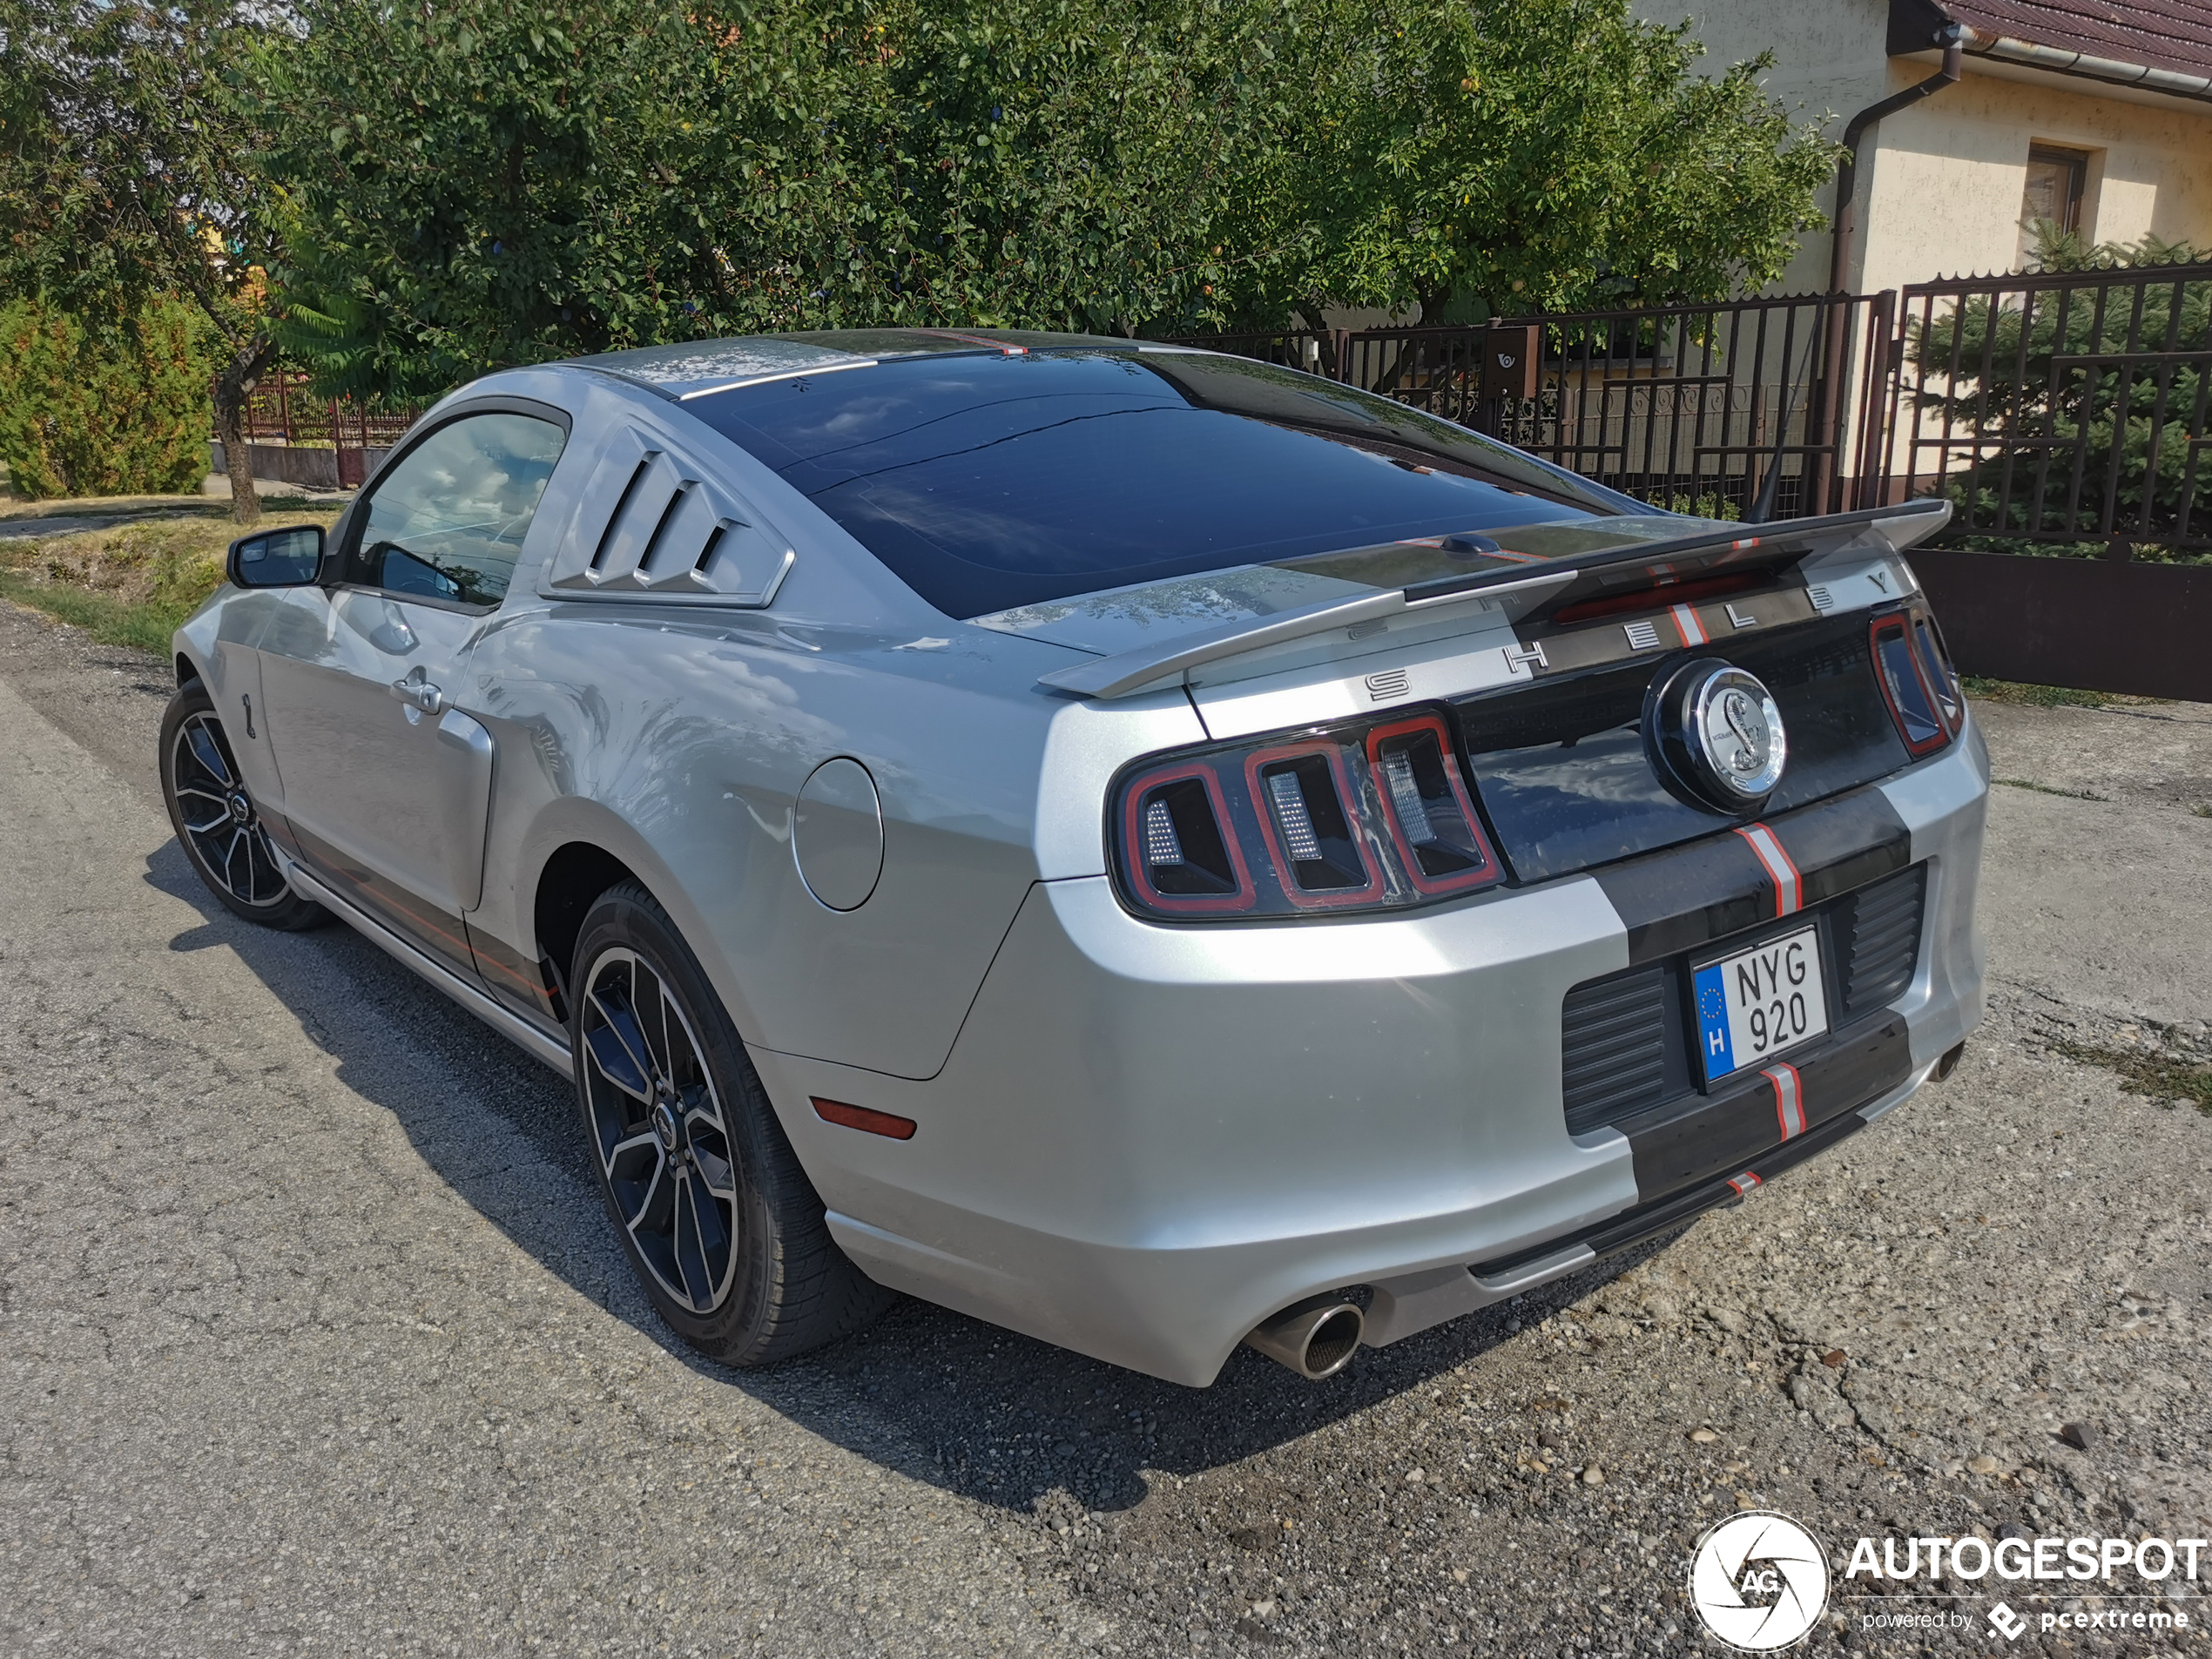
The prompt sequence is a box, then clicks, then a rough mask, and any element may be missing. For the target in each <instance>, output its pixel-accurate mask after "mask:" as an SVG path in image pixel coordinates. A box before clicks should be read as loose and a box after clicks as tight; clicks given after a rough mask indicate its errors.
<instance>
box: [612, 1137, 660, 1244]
mask: <svg viewBox="0 0 2212 1659" xmlns="http://www.w3.org/2000/svg"><path fill="white" fill-rule="evenodd" d="M607 1184H608V1185H609V1186H610V1187H611V1188H613V1189H614V1194H615V1203H616V1204H617V1207H618V1208H619V1209H620V1210H621V1211H622V1218H623V1225H624V1226H625V1227H627V1228H629V1229H630V1230H631V1231H632V1232H636V1231H637V1230H638V1229H639V1228H640V1227H648V1228H651V1229H652V1230H654V1231H658V1224H657V1223H656V1222H655V1221H654V1211H656V1210H662V1211H664V1210H665V1209H666V1208H667V1204H668V1185H669V1182H668V1159H667V1157H666V1156H665V1155H664V1153H663V1152H662V1151H661V1150H660V1143H659V1142H658V1141H657V1140H655V1139H654V1138H653V1137H652V1136H651V1135H650V1134H646V1135H638V1136H632V1137H631V1138H630V1139H629V1140H626V1141H624V1142H622V1143H620V1145H619V1147H618V1149H617V1153H616V1154H610V1156H609V1157H608V1159H607Z"/></svg>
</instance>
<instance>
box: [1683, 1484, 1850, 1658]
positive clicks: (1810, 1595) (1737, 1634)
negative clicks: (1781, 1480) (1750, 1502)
mask: <svg viewBox="0 0 2212 1659" xmlns="http://www.w3.org/2000/svg"><path fill="white" fill-rule="evenodd" d="M1689 1602H1690V1605H1691V1606H1692V1607H1694V1608H1696V1609H1697V1616H1698V1617H1699V1618H1700V1619H1702V1620H1703V1621H1704V1624H1705V1628H1706V1629H1708V1630H1710V1631H1711V1632H1712V1633H1713V1634H1714V1635H1716V1636H1718V1637H1719V1638H1720V1639H1721V1640H1722V1641H1723V1642H1726V1643H1728V1645H1729V1646H1730V1647H1731V1648H1736V1649H1740V1650H1741V1651H1743V1652H1744V1653H1772V1652H1774V1651H1775V1650H1776V1649H1779V1648H1786V1647H1788V1646H1790V1645H1791V1643H1792V1642H1800V1641H1803V1640H1804V1637H1805V1636H1806V1635H1807V1634H1809V1633H1810V1632H1811V1629H1812V1628H1813V1626H1815V1625H1816V1624H1817V1623H1819V1622H1820V1615H1822V1614H1823V1613H1824V1612H1825V1611H1826V1610H1827V1607H1828V1557H1827V1555H1826V1554H1824V1552H1823V1551H1822V1549H1821V1548H1820V1541H1819V1540H1817V1539H1816V1538H1815V1537H1814V1536H1813V1535H1812V1534H1811V1533H1809V1532H1807V1531H1806V1530H1805V1529H1804V1527H1800V1526H1799V1525H1798V1524H1797V1522H1796V1521H1792V1520H1791V1519H1790V1517H1789V1516H1787V1515H1776V1514H1767V1513H1766V1512H1764V1510H1758V1509H1747V1510H1745V1511H1744V1512H1743V1514H1737V1515H1731V1516H1730V1517H1729V1518H1728V1519H1727V1520H1726V1521H1722V1522H1721V1523H1720V1525H1718V1526H1717V1527H1714V1528H1713V1529H1712V1530H1711V1531H1710V1532H1708V1533H1707V1534H1705V1535H1704V1536H1703V1538H1701V1539H1699V1540H1698V1541H1697V1548H1696V1552H1695V1553H1694V1554H1692V1555H1691V1556H1690V1558H1689Z"/></svg>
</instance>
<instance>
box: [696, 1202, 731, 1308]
mask: <svg viewBox="0 0 2212 1659" xmlns="http://www.w3.org/2000/svg"><path fill="white" fill-rule="evenodd" d="M684 1190H685V1196H686V1197H688V1198H689V1199H690V1200H691V1224H692V1225H693V1226H694V1227H695V1228H696V1229H697V1230H698V1240H699V1257H700V1259H701V1261H702V1262H703V1263H704V1264H705V1268H706V1278H707V1295H706V1305H708V1306H710V1307H711V1306H712V1305H713V1304H714V1302H715V1300H716V1299H717V1298H718V1296H719V1294H720V1292H721V1290H722V1286H723V1284H724V1282H725V1280H727V1279H728V1278H729V1277H730V1257H731V1236H730V1235H731V1228H730V1220H731V1217H732V1214H733V1213H734V1212H733V1211H732V1208H731V1206H729V1205H727V1204H724V1203H723V1202H722V1200H720V1199H718V1198H717V1197H714V1196H713V1195H711V1193H708V1192H705V1191H703V1190H701V1185H700V1183H699V1181H698V1178H697V1177H693V1178H692V1179H691V1180H689V1181H686V1182H685V1184H684Z"/></svg>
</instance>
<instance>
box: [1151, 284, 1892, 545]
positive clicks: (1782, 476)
mask: <svg viewBox="0 0 2212 1659" xmlns="http://www.w3.org/2000/svg"><path fill="white" fill-rule="evenodd" d="M1895 303H1896V296H1895V294H1894V293H1882V294H1872V295H1866V294H1845V295H1798V296H1793V297H1788V298H1782V299H1762V300H1732V301H1730V302H1728V303H1725V304H1720V305H1703V306H1664V307H1644V308H1640V309H1635V310H1621V311H1591V312H1577V313H1573V314H1558V315H1548V316H1544V317H1541V318H1531V319H1520V320H1512V321H1501V322H1497V323H1491V324H1486V325H1474V326H1464V327H1389V328H1365V329H1358V330H1347V329H1316V330H1303V331H1300V330H1285V331H1282V332H1278V333H1270V334H1222V335H1214V336H1209V337H1206V338H1205V339H1204V340H1194V341H1192V342H1191V343H1194V344H1204V345H1208V346H1211V347H1214V348H1215V349H1216V350H1222V351H1231V352H1235V353H1237V354H1239V355H1242V356H1249V357H1255V358H1258V359H1261V360H1262V361H1269V362H1276V363H1281V364H1284V365H1285V366H1287V367H1291V368H1303V369H1305V370H1307V371H1309V372H1311V373H1314V374H1325V375H1326V376H1328V377H1329V378H1330V379H1332V380H1337V381H1344V382H1345V383H1347V384H1350V385H1353V386H1358V387H1360V388H1365V389H1366V390H1368V391H1372V392H1379V393H1381V394H1382V395H1385V396H1388V397H1393V398H1396V399H1398V400H1399V401H1401V402H1406V403H1411V404H1414V405H1416V406H1418V407H1420V408H1425V409H1427V410H1428V411H1430V412H1431V413H1432V414H1435V415H1442V416H1444V417H1445V418H1446V419H1447V420H1452V421H1459V422H1460V423H1461V424H1462V425H1465V426H1469V427H1473V428H1475V429H1476V430H1477V431H1480V432H1485V433H1487V434H1489V435H1492V436H1494V437H1497V438H1501V439H1503V440H1505V441H1506V442H1508V443H1512V444H1515V445H1517V446H1519V447H1520V448H1524V449H1527V450H1529V451H1530V452H1532V453H1533V454H1535V455H1542V456H1543V457H1544V458H1545V459H1547V460H1548V461H1553V462H1557V463H1558V464H1559V465H1561V466H1563V467H1567V468H1569V469H1573V470H1574V471H1576V472H1579V473H1581V474H1583V475H1586V476H1588V477H1591V478H1594V479H1596V480H1597V481H1598V482H1602V483H1605V484H1608V485H1610V486H1611V487H1612V488H1614V489H1619V490H1622V491H1624V492H1626V493H1627V494H1629V495H1632V496H1637V497H1639V498H1641V499H1642V500H1645V501H1649V502H1654V503H1656V504H1657V505H1659V506H1662V507H1677V508H1681V509H1694V510H1698V511H1702V512H1706V513H1710V514H1714V515H1716V516H1717V515H1723V514H1743V513H1747V512H1748V511H1749V510H1750V509H1751V507H1752V505H1753V504H1754V502H1757V499H1758V497H1759V495H1760V493H1761V490H1762V488H1763V487H1765V488H1767V489H1769V491H1770V494H1771V496H1772V497H1773V500H1772V504H1771V511H1772V516H1777V517H1797V516H1804V515H1806V514H1811V513H1826V512H1838V511H1841V510H1843V509H1845V508H1847V507H1852V506H1857V505H1859V504H1860V502H1861V497H1862V496H1866V497H1867V499H1868V500H1869V501H1870V502H1871V496H1869V495H1868V491H1869V490H1870V489H1871V486H1872V483H1873V474H1874V473H1875V472H1877V471H1878V466H1877V467H1870V466H1869V465H1868V464H1867V460H1868V457H1869V455H1871V454H1872V453H1873V451H1871V449H1870V448H1869V446H1870V444H1872V443H1874V442H1878V430H1876V429H1875V428H1878V424H1879V419H1880V414H1881V404H1880V401H1879V399H1878V398H1870V397H1869V396H1868V395H1867V388H1868V387H1869V386H1870V384H1871V381H1872V379H1873V376H1874V374H1875V373H1876V371H1877V370H1878V366H1879V365H1880V363H1881V361H1883V355H1884V353H1885V350H1886V348H1887V347H1888V343H1889V339H1890V334H1891V328H1892V316H1893V313H1894V307H1895ZM1870 423H1871V425H1870ZM1770 475H1773V476H1772V478H1771V481H1770Z"/></svg>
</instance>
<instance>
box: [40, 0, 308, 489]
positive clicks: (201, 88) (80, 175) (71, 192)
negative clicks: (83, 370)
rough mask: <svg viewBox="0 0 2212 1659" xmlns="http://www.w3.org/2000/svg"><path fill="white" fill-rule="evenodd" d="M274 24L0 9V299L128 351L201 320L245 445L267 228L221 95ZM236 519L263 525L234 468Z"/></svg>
mask: <svg viewBox="0 0 2212 1659" xmlns="http://www.w3.org/2000/svg"><path fill="white" fill-rule="evenodd" d="M279 15H280V14H279V13H278V11H277V10H276V9H274V8H256V7H240V6H239V5H238V4H236V3H235V0H161V3H159V4H154V3H149V0H0V295H4V296H6V297H9V298H13V299H37V300H39V301H40V302H42V303H43V304H44V305H46V306H49V307H54V308H56V309H58V310H61V311H65V312H67V313H69V314H71V316H73V317H75V318H77V319H78V320H79V321H81V322H82V323H83V324H84V326H85V327H87V328H88V329H89V330H91V332H92V333H93V334H96V335H98V336H99V337H101V338H102V339H103V340H104V341H107V342H110V344H111V349H115V350H118V351H122V350H127V349H134V347H132V346H131V344H130V337H131V335H132V331H133V330H134V329H135V328H136V327H138V321H139V320H140V319H141V318H142V317H144V316H145V315H147V314H148V307H150V306H152V305H155V304H156V302H165V301H166V300H169V299H171V298H172V297H173V298H175V299H177V300H182V301H184V302H185V303H187V304H189V305H191V306H192V307H193V308H194V309H196V310H197V311H198V312H199V314H200V317H201V319H202V320H203V321H204V323H205V326H206V334H205V339H206V345H207V349H208V355H209V358H210V360H211V361H210V363H209V367H210V368H212V370H213V371H214V378H215V388H214V395H213V404H214V414H215V420H216V425H217V428H218V429H219V431H220V432H221V433H222V434H223V435H225V437H226V438H227V439H231V440H235V439H236V437H237V421H238V414H239V408H240V407H241V405H242V402H243V400H244V397H245V394H246V388H247V387H249V386H251V385H252V383H253V380H254V378H255V377H256V376H257V375H258V374H260V373H261V371H262V369H263V368H264V367H265V366H266V362H267V360H268V357H269V354H270V352H271V350H272V347H271V346H270V344H269V340H268V334H267V328H266V315H265V306H264V303H263V301H264V298H265V296H264V281H263V276H262V272H263V269H264V267H265V266H266V263H267V252H266V250H267V246H268V236H269V232H270V228H271V221H270V219H269V216H268V215H266V213H263V212H260V211H258V210H259V207H260V201H261V195H262V192H263V190H264V187H265V185H264V181H263V179H261V177H260V175H259V174H258V173H256V172H253V170H252V168H251V166H250V165H249V160H250V157H251V154H252V152H253V143H252V136H253V135H252V134H251V132H249V130H248V129H247V128H246V125H245V124H244V122H243V121H242V119H241V118H240V115H239V105H238V104H237V101H236V100H235V99H233V98H231V97H230V96H229V95H228V81H229V78H230V77H231V76H232V75H233V73H234V71H235V69H236V66H237V64H238V62H239V57H240V55H241V54H242V53H244V52H245V51H246V50H247V49H248V48H249V47H250V45H251V44H252V43H253V40H254V39H255V38H256V37H258V36H259V35H260V33H261V31H262V30H265V29H266V28H269V27H271V26H272V21H273V19H274V18H275V17H278V16H279ZM232 488H233V512H234V514H235V515H236V516H238V517H239V519H241V520H244V521H248V522H250V521H251V520H252V519H253V518H254V517H256V516H259V512H260V509H259V507H258V506H257V504H256V502H255V500H254V496H253V486H252V483H251V482H250V480H248V479H247V478H246V475H245V473H244V472H243V470H241V471H240V472H239V475H238V476H237V477H235V478H234V479H233V486H232Z"/></svg>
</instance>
